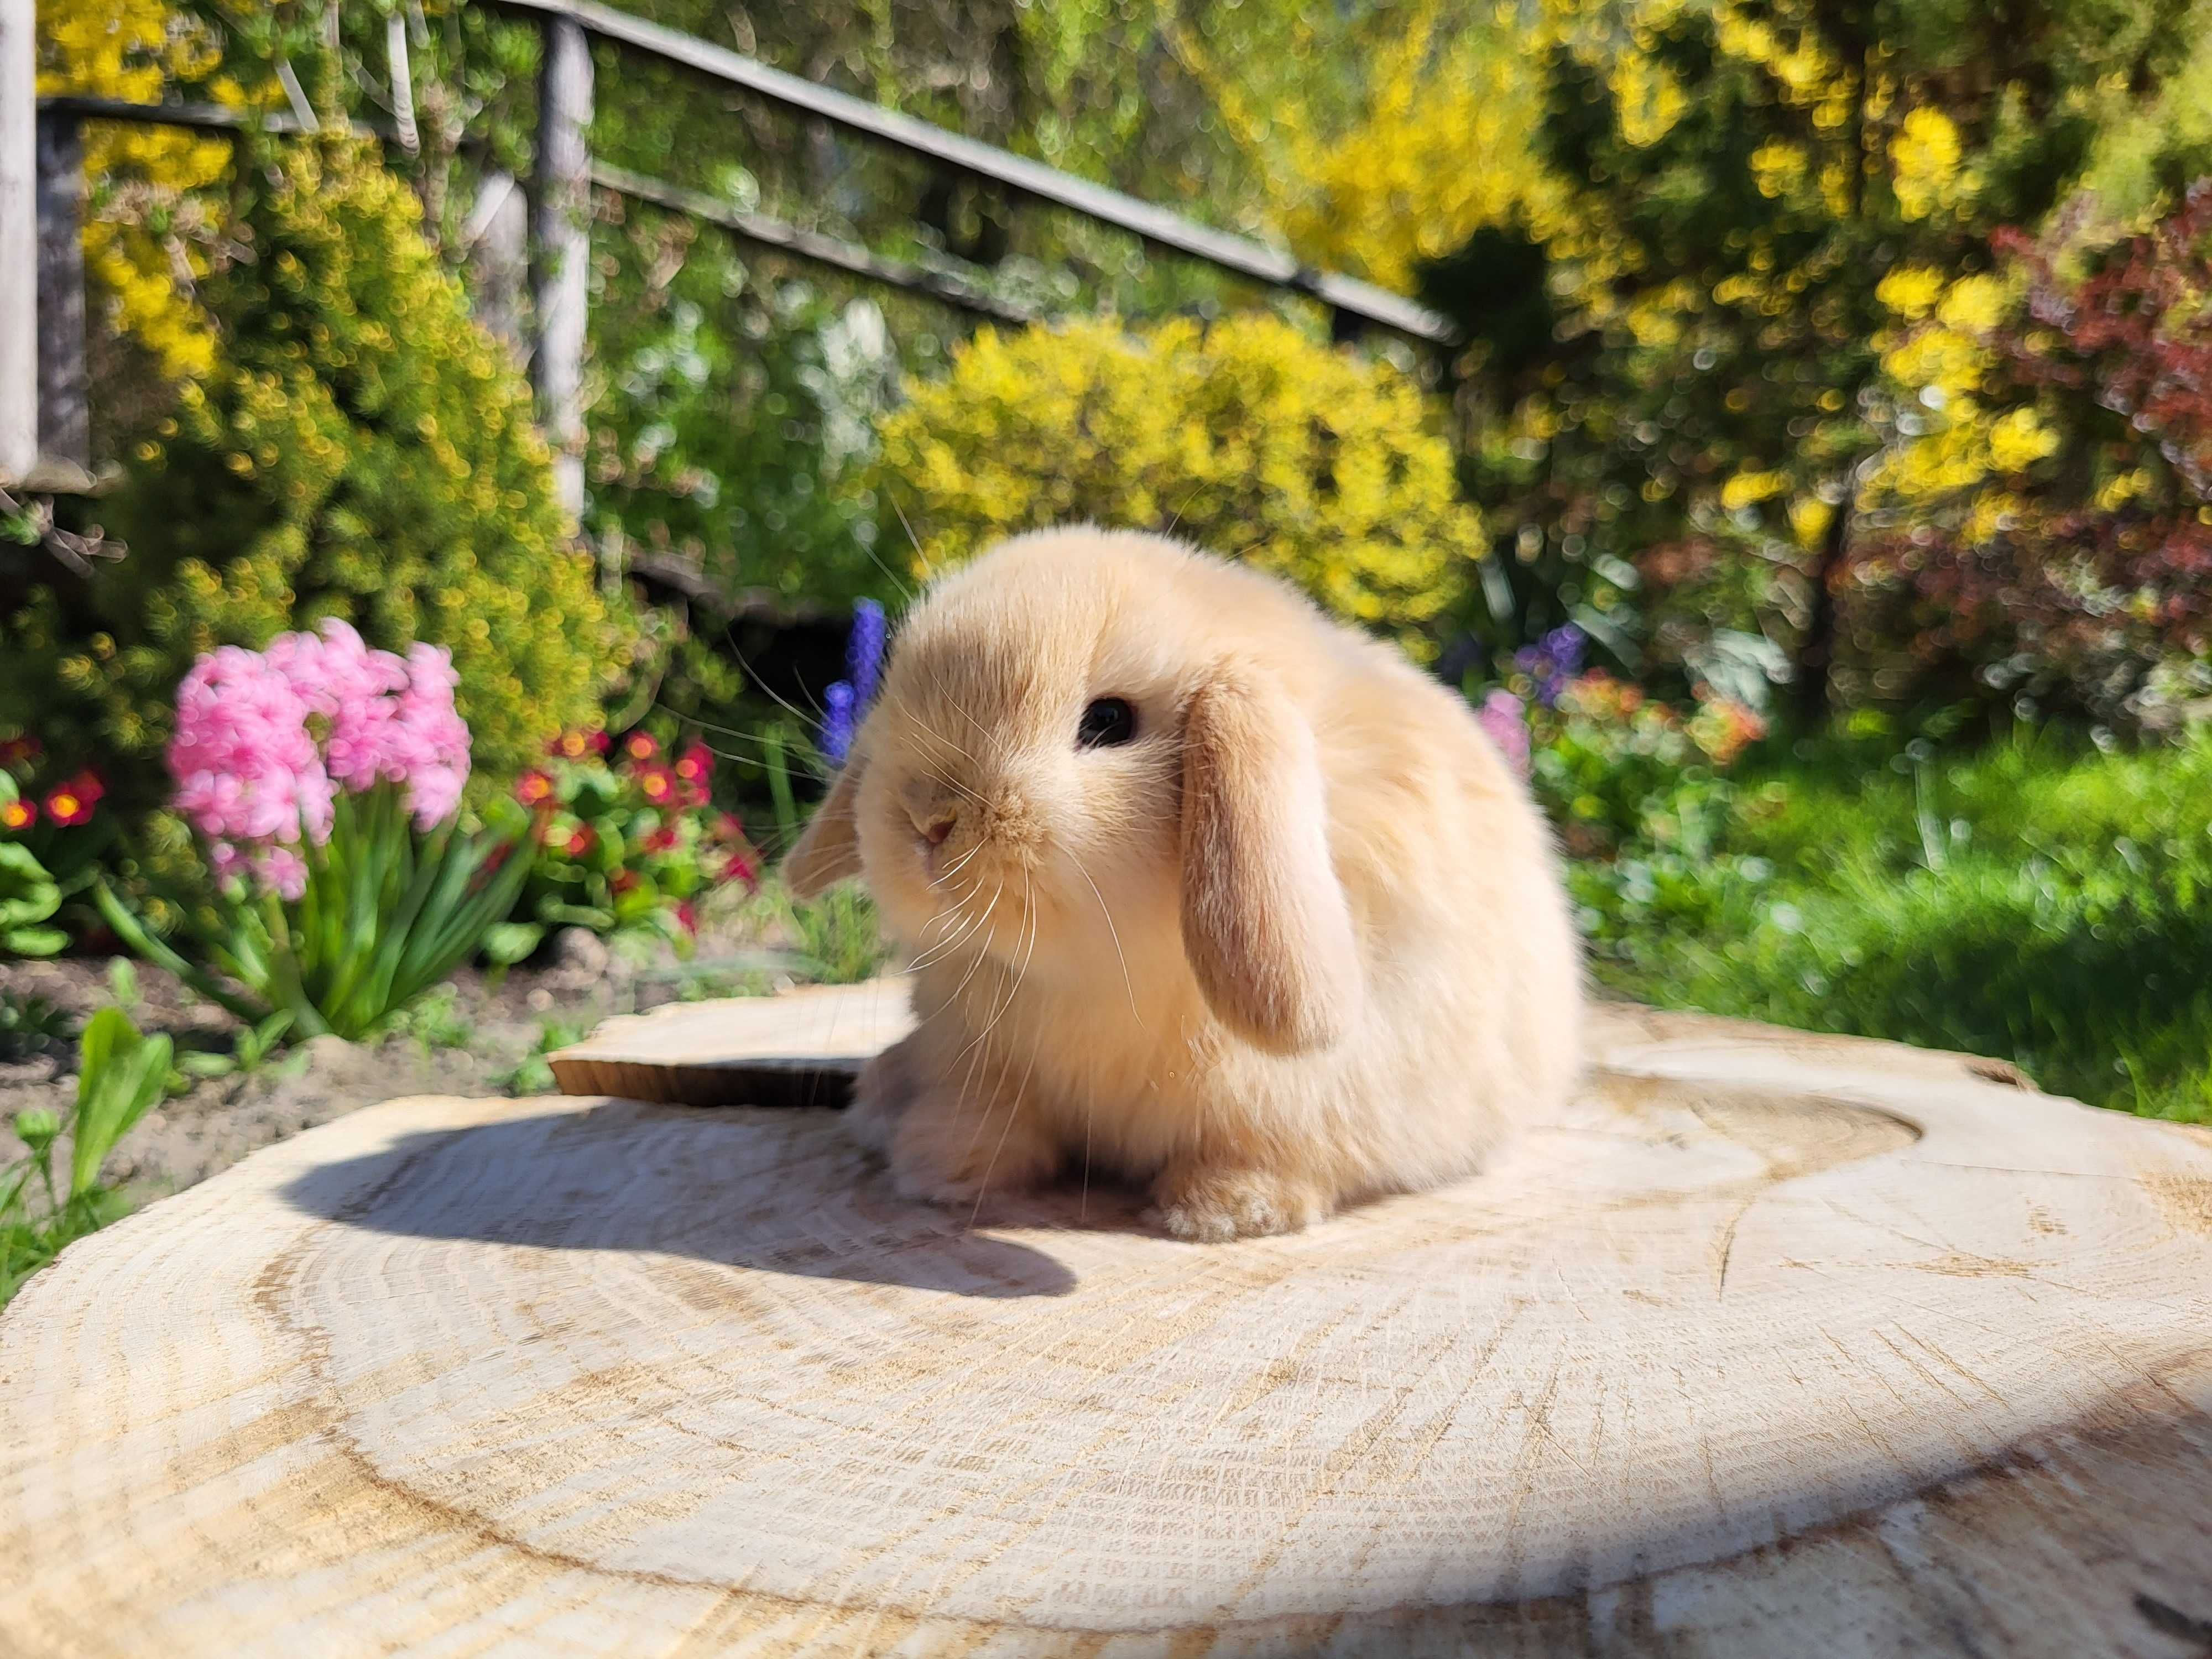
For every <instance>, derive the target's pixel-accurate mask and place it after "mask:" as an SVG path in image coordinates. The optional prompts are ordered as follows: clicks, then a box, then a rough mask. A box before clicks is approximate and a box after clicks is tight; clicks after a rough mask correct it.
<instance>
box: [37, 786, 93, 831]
mask: <svg viewBox="0 0 2212 1659" xmlns="http://www.w3.org/2000/svg"><path fill="white" fill-rule="evenodd" d="M81 782H82V780H80V779H76V778H72V779H70V781H68V782H67V783H62V784H57V785H55V787H54V790H53V793H52V794H50V795H48V796H47V797H46V816H47V817H50V818H52V820H53V821H54V822H55V823H58V824H60V825H62V826H63V827H64V828H68V827H69V826H70V825H72V824H79V823H84V822H86V821H87V820H88V819H89V818H90V817H92V803H93V801H94V800H96V799H99V797H98V796H96V795H94V796H92V797H89V798H88V797H87V796H86V794H85V793H84V791H83V790H82V788H81V787H79V785H80V783H81Z"/></svg>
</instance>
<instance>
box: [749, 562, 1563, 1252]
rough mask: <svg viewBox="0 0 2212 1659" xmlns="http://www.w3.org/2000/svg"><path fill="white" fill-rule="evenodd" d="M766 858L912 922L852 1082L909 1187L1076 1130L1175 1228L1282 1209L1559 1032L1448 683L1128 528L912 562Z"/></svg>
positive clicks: (1535, 903)
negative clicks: (904, 971) (901, 1033)
mask: <svg viewBox="0 0 2212 1659" xmlns="http://www.w3.org/2000/svg"><path fill="white" fill-rule="evenodd" d="M785 867H786V871H787V875H788V877H789V879H790V881H791V883H792V885H793V888H794V889H795V890H797V891H799V893H801V894H811V893H813V892H816V891H818V890H820V889H822V888H823V887H824V886H826V885H827V884H829V883H831V882H833V881H836V880H837V879H839V878H843V877H848V876H859V877H860V878H863V879H864V880H865V881H866V884H867V885H868V887H869V889H870V890H872V892H873V893H874V895H875V896H876V899H877V901H878V905H879V907H880V908H881V910H882V912H883V915H884V918H885V919H886V921H887V922H888V924H889V927H890V930H891V931H892V933H893V934H894V935H895V937H896V938H897V939H899V940H900V941H901V942H902V943H903V944H904V945H906V946H908V948H909V949H910V950H912V951H914V953H915V969H916V972H915V990H914V1000H915V1013H916V1015H917V1016H918V1017H919V1019H920V1022H921V1023H920V1027H919V1029H918V1030H916V1031H915V1033H914V1034H913V1035H912V1036H908V1038H906V1039H905V1040H904V1041H903V1042H900V1043H899V1044H897V1045H896V1047H895V1048H891V1049H890V1050H889V1051H888V1052H887V1053H885V1054H883V1055H881V1056H880V1057H879V1058H878V1059H877V1060H875V1061H873V1062H872V1064H871V1065H870V1066H868V1067H867V1068H866V1071H865V1072H864V1073H862V1075H861V1078H860V1084H859V1087H858V1091H857V1093H856V1097H855V1101H854V1109H853V1113H852V1122H853V1127H854V1130H855V1131H856V1133H860V1135H861V1136H862V1138H863V1139H866V1140H868V1141H869V1142H870V1143H871V1144H872V1145H874V1146H878V1148H880V1149H881V1150H882V1151H884V1152H885V1153H886V1154H887V1155H888V1156H889V1158H890V1166H891V1170H892V1173H893V1176H894V1177H895V1180H896V1184H897V1186H898V1188H899V1189H900V1191H901V1192H902V1193H903V1194H906V1195H908V1196H909V1197H914V1198H923V1199H930V1200H937V1201H939V1202H945V1203H954V1202H963V1201H968V1200H974V1199H975V1198H977V1197H978V1196H979V1195H980V1194H982V1193H983V1192H984V1191H986V1190H987V1189H988V1190H994V1191H996V1190H1003V1189H1006V1188H1016V1187H1021V1186H1025V1185H1032V1184H1035V1183H1036V1182H1042V1181H1045V1180H1048V1179H1050V1178H1052V1177H1054V1176H1056V1175H1059V1174H1060V1173H1062V1172H1064V1171H1067V1170H1073V1169H1076V1168H1079V1167H1082V1166H1084V1165H1085V1164H1088V1166H1089V1167H1090V1168H1091V1169H1093V1170H1099V1171H1108V1170H1110V1171H1113V1172H1115V1173H1118V1174H1120V1175H1122V1176H1127V1177H1130V1178H1133V1179H1136V1180H1139V1181H1147V1182H1151V1183H1152V1190H1153V1194H1154V1196H1155V1197H1156V1199H1157V1200H1158V1205H1159V1208H1160V1213H1161V1217H1162V1218H1163V1220H1164V1223H1165V1225H1166V1226H1167V1227H1168V1229H1169V1230H1170V1231H1172V1232H1174V1233H1176V1234H1177V1235H1178V1236H1180V1237H1184V1238H1194V1239H1225V1238H1231V1237H1241V1236H1247V1235H1251V1234H1258V1233H1275V1232H1285V1231H1295V1230H1297V1229H1298V1228H1301V1227H1304V1226H1305V1225H1307V1224H1308V1223H1310V1222H1313V1221H1316V1220H1318V1219H1320V1218H1322V1217H1325V1216H1327V1215H1328V1214H1330V1213H1331V1212H1333V1211H1334V1210H1336V1209H1337V1208H1338V1207H1339V1206H1342V1205H1345V1204H1348V1203H1352V1202H1355V1201H1357V1200H1360V1199H1362V1198H1365V1197H1370V1196H1372V1195H1375V1194H1383V1193H1389V1192H1400V1191H1405V1190H1409V1189H1413V1188H1423V1187H1428V1186H1432V1185H1435V1184H1436V1183H1437V1182H1445V1181H1449V1180H1451V1179H1453V1178H1455V1176H1462V1175H1464V1174H1466V1173H1468V1171H1470V1170H1474V1168H1475V1167H1476V1166H1477V1165H1478V1164H1480V1161H1481V1159H1482V1158H1483V1156H1484V1155H1485V1153H1486V1152H1488V1151H1489V1150H1490V1149H1491V1148H1492V1146H1494V1145H1496V1144H1497V1142H1498V1140H1499V1139H1500V1138H1501V1137H1502V1136H1503V1135H1504V1134H1505V1133H1507V1132H1508V1131H1509V1129H1510V1128H1511V1127H1513V1126H1514V1125H1515V1124H1516V1123H1520V1122H1525V1121H1531V1120H1535V1119H1541V1118H1542V1117H1543V1116H1545V1115H1547V1114H1548V1113H1550V1112H1552V1111H1553V1109H1555V1108H1556V1107H1557V1106H1558V1105H1559V1103H1560V1102H1561V1101H1562V1099H1563V1098H1564V1097H1565V1095H1566V1093H1567V1091H1568V1090H1569V1089H1570V1087H1571V1085H1572V1083H1573V1081H1574V1079H1575V1075H1576V1073H1577V1068H1578V1064H1579V1037H1580V1030H1581V1024H1582V1002H1583V981H1582V971H1581V965H1580V962H1579V958H1578V956H1577V948H1576V942H1575V937H1574V933H1573V929H1572V927H1571V922H1570V919H1569V915H1568V910H1567V905H1566V902H1565V896H1564V894H1563V892H1562V890H1561V886H1560V879H1559V868H1558V864H1557V860H1556V858H1555V855H1554V853H1553V848H1552V844H1551V841H1550V837H1549V835H1548V833H1547V829H1546V827H1545V825H1544V823H1543V822H1542V820H1541V817H1539V816H1538V814H1537V811H1536V809H1535V807H1534V805H1533V804H1532V803H1531V802H1530V800H1529V798H1528V793H1527V792H1526V790H1525V789H1523V788H1522V785H1521V784H1520V782H1519V781H1518V780H1517V779H1516V777H1515V776H1514V775H1513V774H1512V772H1511V771H1510V769H1509V768H1508V766H1507V765H1506V763H1505V762H1504V759H1503V758H1502V757H1500V756H1499V754H1498V751H1497V750H1496V749H1495V748H1494V747H1492V744H1491V743H1490V741H1489V739H1488V738H1486V737H1485V736H1484V734H1483V732H1482V731H1481V729H1480V726H1478V725H1477V724H1476V721H1475V719H1474V714H1473V712H1472V711H1471V710H1470V709H1469V708H1468V707H1467V705H1466V704H1465V702H1463V701H1462V699H1461V698H1460V697H1458V696H1455V695H1454V694H1453V693H1452V692H1451V691H1449V690H1446V689H1445V688H1444V687H1443V686H1442V685H1439V684H1437V683H1436V682H1435V681H1433V680H1431V678H1428V677H1426V676H1425V675H1423V674H1422V673H1420V672H1419V671H1417V670H1415V669H1414V668H1413V667H1411V666H1409V665H1407V664H1406V663H1404V662H1402V661H1401V660H1400V659H1399V658H1398V657H1397V656H1396V655H1395V653H1393V652H1392V651H1390V650H1389V648H1388V647H1384V646H1383V645H1380V644H1377V643H1376V642H1375V641H1371V640H1369V639H1367V638H1365V637H1364V636H1363V635H1358V634H1357V633H1354V632H1352V630H1351V629H1346V628H1341V627H1338V626H1336V625H1335V624H1334V623H1330V622H1328V621H1327V620H1326V619H1325V618H1323V617H1322V616H1321V615H1320V613H1319V612H1317V611H1316V610H1315V609H1314V608H1313V606H1312V605H1310V604H1308V603H1307V602H1306V601H1305V599H1303V598H1301V597H1300V596H1298V595H1297V593H1295V592H1293V591H1291V589H1290V588H1288V587H1285V586H1283V585H1281V584H1280V583H1279V582H1277V581H1275V580H1273V579H1271V578H1269V577H1267V576H1263V575H1261V574H1256V573H1255V572H1253V571H1251V570H1249V569H1246V568H1243V567H1241V566H1237V565H1234V564H1230V563H1226V562H1221V561H1219V560H1216V559H1213V558H1210V557H1207V556H1204V555H1201V554H1199V553H1196V552H1194V551H1192V550H1189V549H1188V548H1186V547H1183V546H1182V545H1179V544H1176V543H1173V542H1170V541H1167V540H1164V539H1162V538H1158V537H1152V536H1145V535H1137V534H1131V533H1109V532H1100V531H1096V530H1091V529H1072V530H1061V531H1052V532H1041V533H1038V534H1034V535H1029V536H1024V537H1021V538H1018V539H1016V540H1013V541H1011V542H1008V543H1006V544H1004V545H1002V546H1000V548H998V549H997V550H994V551H993V552H991V553H989V554H987V555H986V556H983V557H981V558H980V559H977V560H976V561H975V562H973V563H971V564H969V565H967V566H966V567H964V568H962V569H960V570H958V571H957V572H955V573H953V574H951V575H948V576H946V577H945V578H944V579H943V580H939V582H937V583H936V584H935V585H933V586H932V587H931V588H930V590H929V592H927V594H925V595H924V596H923V597H922V599H921V601H920V603H919V604H918V605H916V607H915V610H914V611H913V612H912V614H911V615H910V616H909V617H908V618H907V620H906V622H905V623H904V624H903V626H902V628H901V629H900V630H899V634H898V637H897V640H896V644H895V646H894V647H893V650H892V652H891V656H890V665H889V667H888V669H887V671H886V673H885V677H884V689H883V694H882V696H881V697H880V698H879V699H878V702H877V703H876V705H875V707H874V708H872V709H870V710H869V711H868V714H867V716H866V720H865V721H864V722H863V724H862V726H861V728H860V732H859V734H858V736H857V738H856V739H855V741H854V746H853V750H852V753H851V756H850V758H849V759H848V763H847V764H846V765H845V767H844V769H843V770H842V772H840V773H839V774H838V775H837V778H836V782H835V784H834V785H833V786H832V787H831V789H830V792H829V798H828V799H827V800H826V801H825V802H824V803H823V807H822V809H821V811H819V812H818V813H817V815H816V817H815V818H814V820H813V822H812V823H811V824H810V825H809V826H808V829H807V830H806V833H805V836H802V837H801V838H800V840H799V844H798V846H797V847H796V848H794V849H793V852H792V854H791V857H790V859H789V860H788V862H787V865H786V866H785Z"/></svg>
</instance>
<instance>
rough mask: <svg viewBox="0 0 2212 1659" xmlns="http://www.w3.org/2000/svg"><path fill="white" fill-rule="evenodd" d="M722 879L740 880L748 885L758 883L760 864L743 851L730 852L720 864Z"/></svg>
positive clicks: (751, 885)
mask: <svg viewBox="0 0 2212 1659" xmlns="http://www.w3.org/2000/svg"><path fill="white" fill-rule="evenodd" d="M721 879H722V880H724V881H741V882H743V883H744V884H745V885H746V886H748V887H757V886H759V885H760V866H758V865H757V864H755V863H754V862H753V861H752V860H751V859H750V857H748V856H747V855H746V854H743V853H732V854H730V856H729V859H728V860H727V861H726V863H725V864H724V865H723V866H722V874H721Z"/></svg>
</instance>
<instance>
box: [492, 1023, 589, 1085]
mask: <svg viewBox="0 0 2212 1659" xmlns="http://www.w3.org/2000/svg"><path fill="white" fill-rule="evenodd" d="M584 1029H585V1028H584V1027H582V1026H581V1025H577V1024H572V1023H570V1022H568V1021H566V1020H554V1019H549V1020H545V1021H544V1022H542V1023H541V1024H539V1025H538V1036H537V1037H536V1039H535V1040H534V1041H533V1042H532V1044H531V1047H530V1052H529V1053H528V1054H525V1055H524V1056H523V1057H522V1058H521V1059H520V1060H517V1061H516V1062H515V1063H514V1066H513V1069H512V1070H510V1071H509V1072H508V1073H507V1075H506V1076H505V1077H504V1078H502V1079H500V1080H499V1086H500V1087H501V1088H502V1089H504V1090H506V1091H507V1093H508V1094H510V1095H550V1094H551V1093H552V1092H553V1091H554V1086H555V1083H554V1077H553V1067H552V1066H551V1065H550V1063H549V1062H548V1061H547V1060H546V1058H545V1057H546V1056H547V1055H548V1054H552V1053H553V1052H554V1051H555V1050H556V1049H561V1048H568V1046H569V1045H570V1044H571V1043H575V1042H582V1041H583V1040H584Z"/></svg>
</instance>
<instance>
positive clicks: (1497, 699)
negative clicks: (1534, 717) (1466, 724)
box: [1474, 691, 1528, 778]
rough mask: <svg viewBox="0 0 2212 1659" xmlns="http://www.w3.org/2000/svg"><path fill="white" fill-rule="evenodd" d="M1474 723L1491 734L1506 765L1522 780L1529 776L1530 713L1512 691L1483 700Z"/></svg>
mask: <svg viewBox="0 0 2212 1659" xmlns="http://www.w3.org/2000/svg"><path fill="white" fill-rule="evenodd" d="M1474 717H1475V719H1476V720H1479V721H1480V722H1481V724H1482V729H1483V730H1484V731H1485V732H1488V733H1489V734H1490V740H1491V741H1492V743H1494V744H1497V745H1498V752H1499V753H1500V754H1502V755H1504V757H1505V759H1506V763H1508V764H1509V765H1510V766H1511V767H1512V769H1514V771H1516V773H1518V774H1519V775H1521V776H1522V777H1524V778H1525V777H1527V776H1528V710H1527V708H1525V707H1524V706H1523V705H1522V702H1521V699H1520V698H1518V697H1516V696H1514V695H1513V694H1512V693H1511V692H1510V691H1492V693H1491V694H1490V695H1489V696H1486V697H1485V698H1484V699H1483V700H1482V707H1481V708H1479V709H1477V710H1476V711H1475V715H1474Z"/></svg>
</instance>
